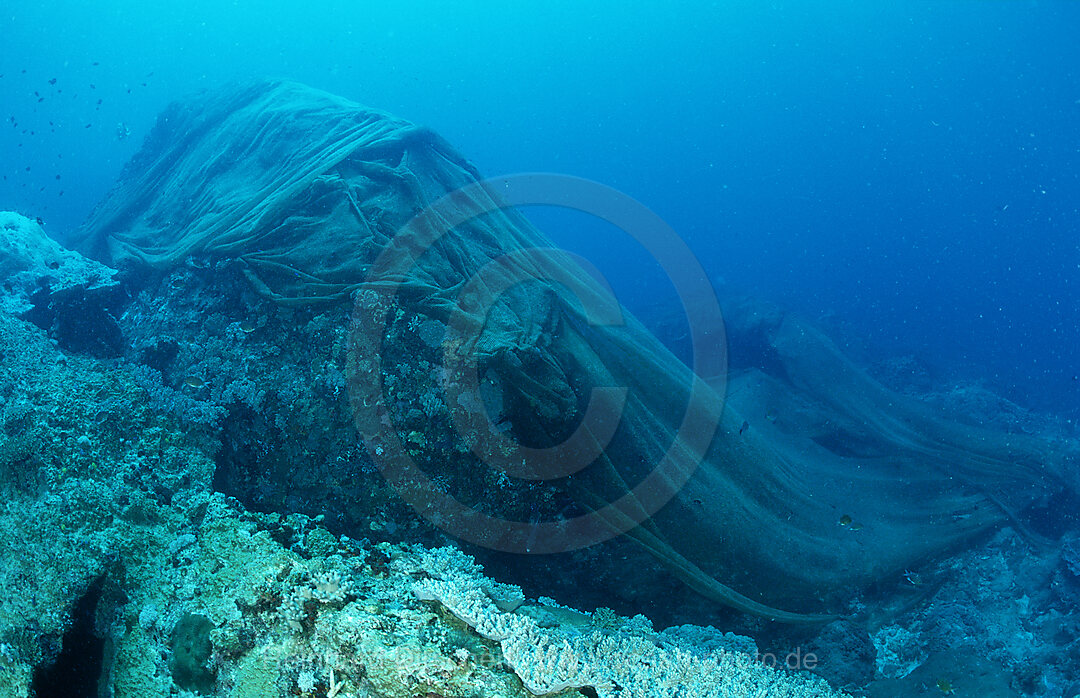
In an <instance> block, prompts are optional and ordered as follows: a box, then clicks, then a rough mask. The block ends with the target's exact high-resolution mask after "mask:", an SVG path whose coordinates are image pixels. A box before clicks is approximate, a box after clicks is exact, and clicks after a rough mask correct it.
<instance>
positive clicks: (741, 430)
mask: <svg viewBox="0 0 1080 698" xmlns="http://www.w3.org/2000/svg"><path fill="white" fill-rule="evenodd" d="M749 428H750V422H748V421H746V420H745V419H744V420H743V423H742V426H741V427H739V436H742V435H743V434H745V433H746V430H747V429H749Z"/></svg>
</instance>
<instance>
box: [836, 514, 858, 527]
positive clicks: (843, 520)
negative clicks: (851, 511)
mask: <svg viewBox="0 0 1080 698" xmlns="http://www.w3.org/2000/svg"><path fill="white" fill-rule="evenodd" d="M854 521H855V520H854V519H852V518H851V517H850V516H849V515H847V514H844V515H843V516H841V517H840V521H838V522H837V523H839V524H840V525H841V526H850V525H851V524H852V523H854Z"/></svg>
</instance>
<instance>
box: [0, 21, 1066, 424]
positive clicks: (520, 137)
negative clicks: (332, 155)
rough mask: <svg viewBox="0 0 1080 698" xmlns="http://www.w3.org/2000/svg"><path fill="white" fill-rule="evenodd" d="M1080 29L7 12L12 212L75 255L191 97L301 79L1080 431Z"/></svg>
mask: <svg viewBox="0 0 1080 698" xmlns="http://www.w3.org/2000/svg"><path fill="white" fill-rule="evenodd" d="M1077 28H1080V5H1078V4H1076V3H1072V2H1067V1H1065V2H1037V1H1034V0H1032V1H1017V2H975V1H970V2H960V1H949V2H945V1H940V0H937V1H931V2H906V3H867V2H858V1H855V0H848V1H838V2H828V3H811V2H760V1H755V2H722V3H706V2H676V3H656V4H645V3H625V2H610V1H606V0H605V1H600V2H592V3H587V4H585V3H576V2H548V3H543V4H542V5H538V6H536V7H532V6H525V5H523V4H518V3H491V2H463V3H436V2H399V3H381V4H360V3H354V2H340V1H337V0H333V1H331V0H326V1H316V2H310V3H299V2H293V3H289V2H251V1H250V0H238V1H237V2H231V3H223V2H209V1H208V0H196V1H194V2H187V3H145V2H135V1H134V0H109V1H107V2H100V3H84V2H76V1H75V0H70V1H61V0H54V1H44V2H37V3H8V4H7V5H6V6H5V7H4V8H3V9H2V10H0V37H2V38H0V41H2V44H0V46H2V48H0V76H2V77H0V96H2V104H3V113H2V114H0V117H2V121H3V125H2V127H0V175H2V177H3V178H2V179H0V208H3V209H15V210H18V211H20V212H23V213H26V214H28V215H31V216H40V217H41V218H42V219H43V220H44V221H45V223H46V226H47V229H48V230H49V231H50V232H51V233H52V234H54V235H56V236H57V237H60V238H63V237H64V236H65V235H67V234H68V233H70V232H71V231H73V230H74V229H75V228H76V227H77V226H78V225H79V223H80V222H81V221H82V219H83V218H84V216H85V215H86V214H87V212H88V211H89V210H90V208H91V207H92V206H93V205H94V203H95V202H96V201H98V200H99V199H100V197H101V196H102V195H103V194H104V192H105V191H106V190H107V189H108V187H109V186H110V184H111V183H112V182H113V181H114V179H115V177H116V176H117V174H118V173H119V171H120V168H121V167H122V165H123V163H124V162H125V161H126V160H127V159H128V158H129V157H130V156H131V155H132V154H133V153H134V151H135V149H136V148H137V146H138V144H139V142H140V141H141V139H142V137H143V136H144V135H145V134H146V133H147V131H148V130H149V128H150V127H151V125H152V124H153V120H154V119H155V118H156V115H157V114H158V113H159V112H160V110H161V109H162V108H163V107H164V106H165V105H166V104H167V103H168V102H170V101H172V100H174V99H178V98H182V97H184V96H185V95H187V94H189V93H191V92H192V91H194V90H197V89H200V88H203V87H215V86H218V85H220V84H222V83H224V82H227V81H230V80H236V79H245V78H256V77H264V76H273V77H284V78H290V79H294V80H298V81H300V82H304V83H307V84H310V85H312V86H315V87H319V88H322V89H325V90H328V91H330V92H334V93H337V94H340V95H343V96H345V97H348V98H350V99H353V100H356V101H358V102H361V103H364V104H367V105H370V106H374V107H377V108H380V109H383V110H386V111H389V112H392V113H394V114H396V115H399V116H401V117H404V118H408V119H411V120H414V121H417V122H419V123H423V124H426V125H428V126H431V127H433V128H435V129H436V130H437V131H439V132H440V133H442V134H443V135H444V136H445V137H446V138H447V139H448V140H449V141H451V142H452V143H454V144H455V145H456V146H457V147H458V148H459V149H460V150H461V151H462V152H463V153H465V154H466V155H467V156H468V157H469V158H471V159H472V160H473V161H474V162H475V163H476V164H477V166H478V167H479V168H480V169H481V170H482V171H483V172H484V173H485V174H488V175H496V174H501V173H509V172H520V171H553V172H560V173H565V174H570V175H575V176H581V177H587V178H591V179H595V180H598V181H600V182H603V183H605V184H608V185H610V186H613V187H616V188H618V189H621V190H622V191H624V192H626V193H627V194H630V195H631V196H633V197H635V198H637V199H638V200H639V201H641V202H642V203H644V204H646V205H647V206H649V207H650V208H652V209H653V210H654V211H655V212H657V213H658V214H660V215H661V216H662V217H663V218H664V219H665V220H667V221H668V222H669V223H670V224H671V225H672V226H673V227H674V229H675V230H676V231H677V232H678V233H679V234H680V235H681V236H682V237H683V238H684V239H685V240H686V241H687V242H688V244H689V245H690V246H691V248H692V249H693V250H694V251H695V252H696V253H697V255H698V257H699V259H700V260H701V262H702V264H703V265H704V266H705V267H706V269H707V270H708V271H709V273H710V274H711V275H713V276H714V277H715V278H716V279H718V280H719V279H722V280H723V281H724V282H725V283H726V284H728V285H730V286H731V287H733V288H736V289H741V290H744V291H746V292H751V293H754V294H757V295H761V296H765V297H768V298H773V299H775V300H777V301H778V302H779V303H781V304H782V305H783V306H785V307H789V308H793V309H796V310H799V311H801V312H803V313H804V314H807V315H809V316H810V317H813V318H825V319H826V320H827V321H828V322H830V323H832V324H833V325H835V326H836V327H840V328H843V333H844V335H845V336H846V337H847V338H857V340H858V342H859V344H860V347H859V350H860V351H867V352H869V356H871V357H874V356H889V355H905V354H913V355H915V356H917V357H918V358H919V359H920V360H921V361H924V362H926V363H928V364H930V365H931V366H933V367H935V368H936V369H938V370H939V371H941V372H942V373H943V374H945V375H949V376H955V377H959V378H966V379H978V380H982V381H984V382H985V383H986V384H987V385H988V386H989V387H991V388H992V389H994V390H996V391H998V392H1000V393H1002V394H1004V395H1006V396H1008V397H1010V398H1012V399H1014V400H1016V401H1018V402H1020V403H1021V404H1024V405H1027V406H1030V407H1032V408H1035V409H1039V410H1049V411H1055V412H1058V413H1063V414H1066V415H1070V416H1080V398H1078V387H1080V382H1078V381H1077V374H1078V373H1080V368H1078V366H1080V309H1078V303H1077V299H1078V294H1077V285H1078V284H1080V239H1078V229H1080V225H1078V214H1080V174H1078V173H1080V82H1078V71H1080V68H1078V66H1080V42H1077V41H1076V40H1075V35H1076V32H1077ZM533 214H534V217H535V219H536V220H537V221H538V222H539V223H540V225H541V226H542V227H543V228H544V229H545V230H546V232H548V234H549V235H551V237H552V238H554V239H555V241H556V242H558V243H559V244H562V245H565V246H567V247H570V248H572V249H574V250H576V251H578V252H581V253H582V254H584V255H586V256H587V257H588V258H589V259H590V260H592V261H593V262H594V264H596V265H597V266H598V267H599V268H600V269H601V270H602V271H603V272H604V273H605V274H606V275H607V277H608V279H609V281H611V283H612V285H613V286H614V287H615V289H616V291H617V292H618V293H619V295H620V298H621V299H622V300H623V301H624V302H625V303H626V304H627V305H628V306H629V307H631V308H632V309H639V310H641V312H642V313H644V314H650V313H652V314H654V315H655V312H656V303H657V302H660V303H666V304H667V306H665V307H666V308H667V309H666V310H665V311H663V312H670V313H671V314H673V315H676V314H677V313H678V308H677V307H676V306H675V305H674V304H673V303H672V302H671V301H672V298H673V296H672V293H671V289H670V284H668V282H667V281H666V280H665V279H664V278H663V275H662V274H660V273H659V271H658V270H657V269H656V267H655V264H653V263H652V262H651V261H650V260H649V259H648V256H647V255H645V254H644V253H643V252H642V251H641V250H634V249H633V248H632V246H631V245H630V244H629V243H628V242H627V238H626V237H625V236H624V234H623V233H621V232H620V231H617V230H614V229H612V228H610V227H609V226H606V225H603V224H599V223H596V222H594V221H590V220H588V219H586V218H584V217H583V216H580V215H577V214H569V213H566V212H555V211H546V210H537V211H534V212H533ZM658 299H659V300H658Z"/></svg>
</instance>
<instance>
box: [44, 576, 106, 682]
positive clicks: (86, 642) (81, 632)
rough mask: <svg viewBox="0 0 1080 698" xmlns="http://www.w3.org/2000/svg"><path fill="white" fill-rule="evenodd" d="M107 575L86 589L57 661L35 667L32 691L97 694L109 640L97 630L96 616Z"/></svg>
mask: <svg viewBox="0 0 1080 698" xmlns="http://www.w3.org/2000/svg"><path fill="white" fill-rule="evenodd" d="M103 583H104V579H103V578H99V579H97V580H96V581H95V582H94V583H93V584H91V585H90V588H89V589H87V590H86V593H85V594H83V596H82V598H80V599H79V601H78V602H77V603H76V604H75V607H74V608H73V609H72V611H71V628H70V629H69V630H68V631H67V632H66V633H64V638H63V647H62V649H61V650H60V654H59V655H58V656H57V657H56V661H55V662H53V663H52V664H50V665H47V666H39V667H38V668H37V669H36V670H35V671H34V680H33V683H32V684H31V694H32V695H34V696H36V697H37V698H84V697H85V698H97V695H98V681H99V679H100V678H101V671H102V659H103V657H104V653H105V640H104V638H100V637H98V636H97V635H95V634H94V616H95V615H96V613H97V607H98V602H99V601H100V600H101V594H102V588H103V585H104V584H103Z"/></svg>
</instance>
